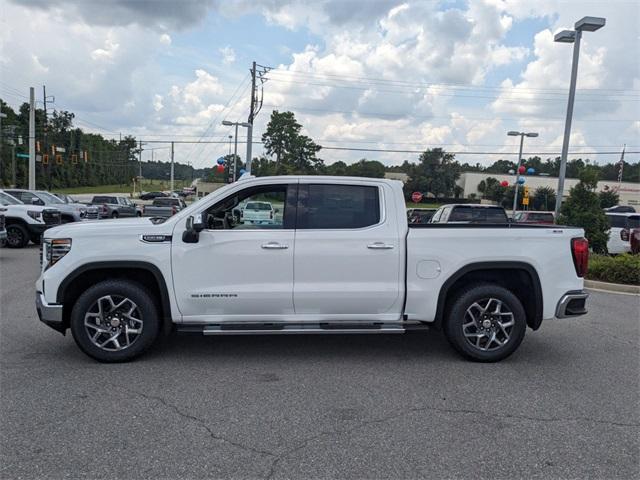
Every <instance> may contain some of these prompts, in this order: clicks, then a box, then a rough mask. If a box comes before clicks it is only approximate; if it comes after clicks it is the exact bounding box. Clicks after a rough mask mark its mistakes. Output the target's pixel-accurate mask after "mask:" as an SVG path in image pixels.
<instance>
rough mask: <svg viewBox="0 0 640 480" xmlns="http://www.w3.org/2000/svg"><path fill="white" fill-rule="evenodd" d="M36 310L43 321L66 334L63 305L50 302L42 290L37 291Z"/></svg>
mask: <svg viewBox="0 0 640 480" xmlns="http://www.w3.org/2000/svg"><path fill="white" fill-rule="evenodd" d="M36 310H37V312H38V318H39V319H40V321H41V322H42V323H44V324H46V325H48V326H50V327H51V328H53V329H54V330H57V331H59V332H61V333H63V334H64V332H65V331H66V329H67V328H66V326H65V325H64V320H63V318H62V305H52V304H48V303H47V302H46V301H45V299H44V296H43V295H42V292H36Z"/></svg>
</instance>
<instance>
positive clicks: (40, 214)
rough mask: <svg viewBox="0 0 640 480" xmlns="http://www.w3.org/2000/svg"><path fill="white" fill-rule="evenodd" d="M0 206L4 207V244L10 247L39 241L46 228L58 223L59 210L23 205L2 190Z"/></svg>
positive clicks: (0, 192)
mask: <svg viewBox="0 0 640 480" xmlns="http://www.w3.org/2000/svg"><path fill="white" fill-rule="evenodd" d="M0 207H2V208H4V209H6V211H5V212H4V220H5V224H6V230H7V239H6V245H7V247H10V248H22V247H26V246H27V245H28V244H29V240H31V241H32V242H33V243H40V239H41V238H42V234H43V233H44V231H45V230H46V229H47V228H49V227H56V226H58V225H60V211H59V210H56V209H54V208H48V207H42V206H40V205H25V204H24V203H22V202H21V201H20V200H18V199H17V198H15V197H13V196H11V195H9V194H8V193H5V192H4V191H3V190H0Z"/></svg>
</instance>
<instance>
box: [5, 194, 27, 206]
mask: <svg viewBox="0 0 640 480" xmlns="http://www.w3.org/2000/svg"><path fill="white" fill-rule="evenodd" d="M22 204H23V203H22V202H21V201H20V200H18V199H17V198H13V197H12V196H11V195H7V194H6V193H4V192H0V205H3V206H5V207H6V206H7V205H22Z"/></svg>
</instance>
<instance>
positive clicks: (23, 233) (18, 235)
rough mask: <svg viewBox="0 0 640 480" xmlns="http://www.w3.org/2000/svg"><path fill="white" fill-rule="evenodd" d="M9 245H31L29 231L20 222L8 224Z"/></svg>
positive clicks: (22, 246)
mask: <svg viewBox="0 0 640 480" xmlns="http://www.w3.org/2000/svg"><path fill="white" fill-rule="evenodd" d="M6 244H7V247H9V248H24V247H26V246H27V245H29V232H28V231H27V229H26V228H25V227H23V226H22V225H20V224H19V223H14V224H12V225H7V240H6Z"/></svg>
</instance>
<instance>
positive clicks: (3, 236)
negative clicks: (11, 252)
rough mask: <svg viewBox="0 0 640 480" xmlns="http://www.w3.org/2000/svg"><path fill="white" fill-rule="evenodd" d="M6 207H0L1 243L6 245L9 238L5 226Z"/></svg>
mask: <svg viewBox="0 0 640 480" xmlns="http://www.w3.org/2000/svg"><path fill="white" fill-rule="evenodd" d="M6 211H7V209H6V208H0V244H1V245H4V241H5V240H6V239H7V229H6V227H5V219H4V213H5V212H6Z"/></svg>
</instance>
